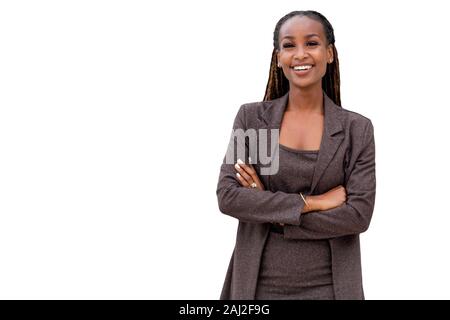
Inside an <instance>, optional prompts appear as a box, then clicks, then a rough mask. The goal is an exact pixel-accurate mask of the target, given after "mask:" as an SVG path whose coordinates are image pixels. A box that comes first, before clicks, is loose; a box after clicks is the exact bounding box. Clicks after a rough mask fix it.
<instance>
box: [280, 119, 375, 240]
mask: <svg viewBox="0 0 450 320" xmlns="http://www.w3.org/2000/svg"><path fill="white" fill-rule="evenodd" d="M362 138H363V141H364V143H363V144H362V147H361V148H360V151H359V154H358V156H357V158H356V161H355V162H354V165H353V168H352V169H351V171H350V175H349V177H348V180H347V183H346V186H345V189H346V192H347V201H346V202H345V203H344V204H342V205H341V206H339V207H336V208H333V209H330V210H324V211H315V212H309V213H306V214H302V215H301V217H300V224H299V225H296V226H284V237H285V238H288V239H329V238H335V237H341V236H346V235H351V234H359V233H362V232H364V231H366V230H367V229H368V227H369V224H370V220H371V218H372V213H373V210H374V205H375V193H376V178H375V138H374V129H373V125H372V122H371V121H370V120H369V121H368V124H367V125H366V128H365V130H364V136H363V137H362Z"/></svg>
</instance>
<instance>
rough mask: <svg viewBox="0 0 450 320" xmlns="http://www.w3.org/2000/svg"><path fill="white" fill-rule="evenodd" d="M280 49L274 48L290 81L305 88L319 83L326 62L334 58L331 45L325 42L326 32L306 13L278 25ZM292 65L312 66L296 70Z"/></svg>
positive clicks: (325, 69)
mask: <svg viewBox="0 0 450 320" xmlns="http://www.w3.org/2000/svg"><path fill="white" fill-rule="evenodd" d="M279 46H280V49H279V50H278V52H277V58H278V64H279V65H281V68H282V69H283V72H284V75H285V76H286V78H287V79H288V80H289V85H290V87H291V88H292V87H293V86H295V87H298V88H306V87H310V86H312V85H318V84H320V86H321V83H322V77H323V76H324V75H325V73H326V71H327V64H328V63H330V62H332V61H333V60H332V59H333V49H332V45H331V44H330V45H328V46H327V41H326V37H325V32H324V30H323V26H322V24H321V23H320V22H318V21H316V20H313V19H311V18H308V17H306V16H295V17H292V18H290V19H289V20H287V21H285V22H284V24H283V25H282V26H281V28H280V34H279ZM294 66H306V68H309V66H312V67H311V68H310V69H305V70H295V69H294Z"/></svg>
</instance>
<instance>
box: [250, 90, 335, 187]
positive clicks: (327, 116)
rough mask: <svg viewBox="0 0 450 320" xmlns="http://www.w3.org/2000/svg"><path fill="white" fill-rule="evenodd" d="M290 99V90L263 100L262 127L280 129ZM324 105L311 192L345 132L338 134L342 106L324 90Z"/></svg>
mask: <svg viewBox="0 0 450 320" xmlns="http://www.w3.org/2000/svg"><path fill="white" fill-rule="evenodd" d="M322 91H323V90H322ZM288 100H289V91H288V92H287V93H286V94H284V95H283V96H282V97H280V98H277V99H274V100H270V101H264V102H263V106H264V107H265V108H263V109H264V110H263V111H262V113H261V116H260V119H259V120H260V125H261V128H267V129H280V127H281V121H282V118H283V115H284V112H285V110H286V107H287V104H288ZM323 106H324V129H323V134H322V140H321V143H320V149H319V154H318V158H317V162H316V166H315V169H314V174H313V179H312V183H311V192H310V193H309V194H312V193H313V192H314V189H315V188H316V186H317V183H318V182H319V180H320V178H321V177H322V175H323V173H324V171H325V169H326V168H327V167H328V165H329V163H330V161H331V160H332V159H333V157H334V154H335V153H336V151H337V149H338V148H339V146H340V144H341V143H342V141H343V139H344V134H343V133H342V134H338V133H340V132H343V131H344V130H343V126H342V116H343V112H342V107H340V106H338V105H336V104H335V103H334V102H333V100H331V98H330V97H328V96H327V94H326V93H325V91H323Z"/></svg>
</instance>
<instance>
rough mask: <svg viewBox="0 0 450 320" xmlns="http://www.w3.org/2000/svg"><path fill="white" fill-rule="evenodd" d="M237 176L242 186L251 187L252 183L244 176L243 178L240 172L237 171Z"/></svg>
mask: <svg viewBox="0 0 450 320" xmlns="http://www.w3.org/2000/svg"><path fill="white" fill-rule="evenodd" d="M236 177H237V178H238V180H239V182H240V183H241V184H242V186H244V187H250V184H249V183H248V182H247V181H246V180H245V179H244V178H242V176H241V175H240V174H239V172H236Z"/></svg>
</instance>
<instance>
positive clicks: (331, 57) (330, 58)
mask: <svg viewBox="0 0 450 320" xmlns="http://www.w3.org/2000/svg"><path fill="white" fill-rule="evenodd" d="M333 60H334V55H333V45H332V44H330V45H329V46H328V48H327V63H332V62H333Z"/></svg>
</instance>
